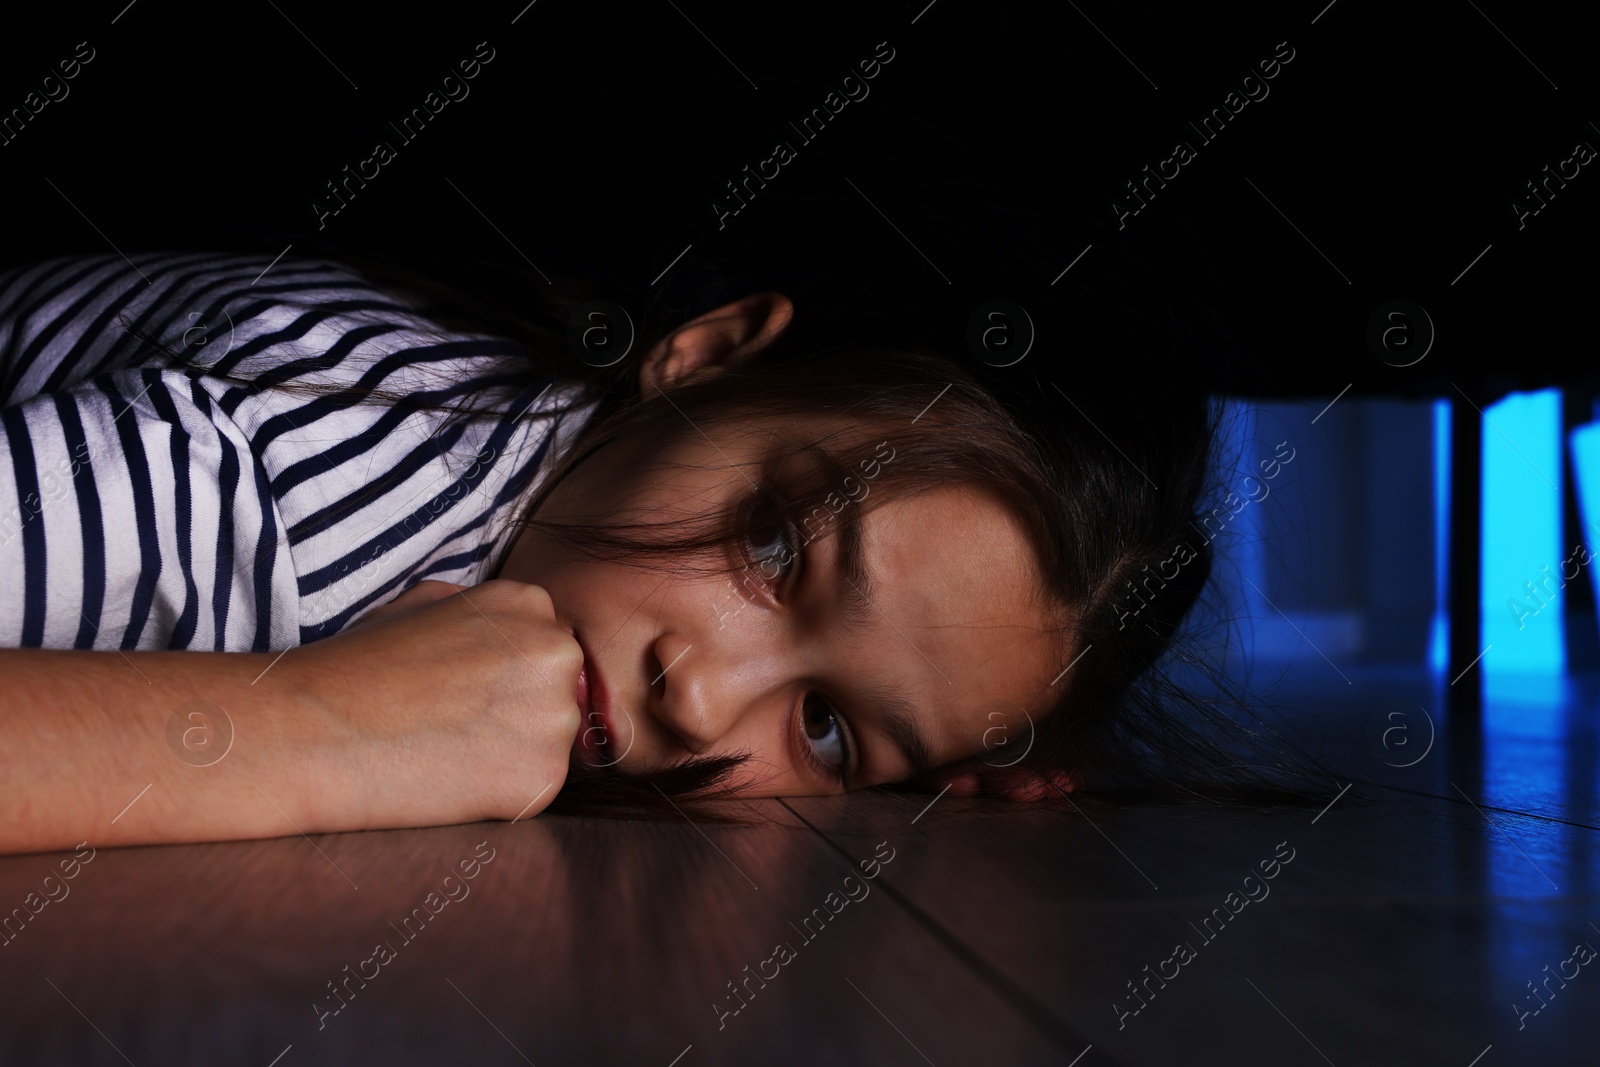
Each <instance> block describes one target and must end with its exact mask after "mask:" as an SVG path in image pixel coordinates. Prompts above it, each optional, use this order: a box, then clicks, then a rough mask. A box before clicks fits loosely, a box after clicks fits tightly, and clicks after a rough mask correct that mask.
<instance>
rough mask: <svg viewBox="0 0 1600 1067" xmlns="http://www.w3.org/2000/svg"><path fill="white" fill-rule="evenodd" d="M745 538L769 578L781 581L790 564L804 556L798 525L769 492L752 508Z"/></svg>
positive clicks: (753, 559)
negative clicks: (770, 496) (798, 534)
mask: <svg viewBox="0 0 1600 1067" xmlns="http://www.w3.org/2000/svg"><path fill="white" fill-rule="evenodd" d="M745 540H746V543H747V544H748V545H749V546H750V547H751V548H752V549H753V551H752V553H751V559H752V561H753V562H754V563H755V565H756V566H757V567H758V568H760V571H761V576H762V577H763V578H766V579H767V580H768V581H778V582H781V581H782V579H783V577H784V575H785V574H786V573H787V572H788V569H789V567H790V566H791V565H792V564H794V563H796V562H797V561H798V560H799V558H800V553H799V541H800V539H799V537H798V536H796V532H795V527H794V524H793V523H791V522H789V521H788V520H787V519H786V518H785V517H784V516H783V514H782V512H781V511H780V510H779V509H778V508H777V507H776V506H775V505H774V503H773V501H772V500H771V499H770V498H768V497H767V496H766V495H765V494H763V495H761V496H760V497H758V498H757V499H756V501H755V503H754V505H753V507H752V508H751V513H750V520H749V523H748V525H747V527H746V536H745Z"/></svg>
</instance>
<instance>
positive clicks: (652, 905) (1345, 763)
mask: <svg viewBox="0 0 1600 1067" xmlns="http://www.w3.org/2000/svg"><path fill="white" fill-rule="evenodd" d="M1307 670H1308V671H1309V668H1307ZM1355 681H1356V684H1355V685H1352V686H1346V685H1345V684H1344V683H1343V682H1342V681H1340V680H1338V679H1337V678H1331V677H1330V678H1321V677H1317V678H1315V679H1314V684H1309V685H1306V686H1303V687H1302V690H1303V691H1304V692H1305V693H1306V694H1308V695H1306V696H1305V697H1304V698H1303V699H1300V700H1299V702H1300V703H1302V704H1303V705H1304V707H1305V710H1306V716H1307V718H1306V721H1307V722H1308V723H1309V724H1310V726H1311V728H1313V729H1315V730H1317V731H1319V732H1320V733H1321V734H1322V735H1324V736H1325V737H1326V738H1327V739H1328V741H1327V743H1328V746H1329V748H1328V752H1329V755H1330V756H1331V757H1332V758H1334V759H1335V760H1336V762H1337V763H1338V765H1339V766H1340V767H1341V768H1343V769H1344V770H1345V771H1346V772H1347V780H1348V781H1349V782H1350V784H1351V788H1350V789H1349V790H1348V791H1347V792H1345V793H1344V794H1342V795H1340V796H1338V797H1337V798H1335V796H1334V795H1332V794H1330V796H1329V798H1328V799H1329V801H1330V802H1332V803H1331V805H1330V806H1329V807H1328V808H1326V809H1324V810H1323V811H1321V812H1320V813H1319V812H1318V811H1316V810H1293V811H1260V812H1247V813H1243V814H1239V813H1232V814H1222V813H1205V812H1192V811H1174V810H1172V809H1162V808H1143V809H1138V810H1122V811H1113V810H1105V809H1101V808H1098V807H1093V806H1090V805H1088V804H1085V806H1084V807H1083V809H1082V811H1081V812H1076V813H1075V812H1070V811H1068V812H1065V813H1050V814H1044V813H1038V812H1028V811H1022V810H1019V809H1015V808H1007V807H997V806H994V805H982V804H974V803H970V802H960V801H956V800H953V799H951V798H948V797H946V798H943V799H940V800H939V801H937V802H936V803H934V804H933V805H932V807H931V808H929V807H927V805H928V801H929V799H930V798H928V797H921V798H917V797H892V796H891V797H884V796H872V797H866V796H857V797H847V798H836V799H828V800H807V801H799V800H796V801H789V802H778V801H772V802H763V803H762V804H761V805H760V806H759V810H760V812H761V813H762V814H763V815H764V816H765V817H766V818H767V819H768V820H769V821H768V822H767V823H766V824H764V825H756V826H713V825H703V826H696V825H691V824H690V823H689V822H688V821H683V822H677V823H672V822H666V823H654V822H610V821H599V820H579V819H572V818H558V817H540V818H538V819H532V820H524V821H522V822H520V823H517V824H514V825H508V824H503V823H498V824H478V825H471V826H459V827H448V828H439V829H432V830H421V831H405V832H380V833H365V834H342V835H328V836H323V837H318V838H315V839H310V840H308V839H305V838H299V837H295V838H286V839H281V840H274V841H264V842H254V843H245V844H229V845H208V846H185V847H167V848H142V849H120V850H101V851H99V852H98V853H96V854H95V855H94V857H93V859H92V860H90V861H89V862H87V863H84V864H82V865H81V866H80V867H79V868H78V869H77V874H76V877H75V878H73V879H72V880H71V881H70V882H65V883H52V884H55V885H58V886H59V885H63V884H64V885H65V886H67V887H68V888H69V890H70V891H69V893H68V895H66V896H64V897H61V898H60V899H59V900H56V901H55V902H53V903H50V904H48V905H46V906H44V907H43V908H42V910H40V911H39V912H38V914H37V915H36V916H34V917H33V918H32V919H31V921H29V922H28V923H27V924H26V926H24V927H22V928H21V930H20V933H16V936H14V937H13V938H12V939H11V940H10V941H8V942H7V943H6V944H5V947H4V948H0V991H3V994H4V999H3V1001H0V1004H3V1008H0V1011H3V1018H4V1022H3V1024H0V1062H4V1063H6V1064H123V1063H133V1064H137V1065H139V1067H144V1065H146V1064H150V1065H155V1064H163V1065H172V1064H247V1065H259V1067H268V1065H271V1064H277V1065H279V1067H298V1065H303V1064H312V1063H317V1064H324V1063H327V1064H332V1063H359V1064H411V1063H417V1064H458V1063H472V1064H506V1065H511V1064H520V1063H532V1064H537V1065H538V1067H546V1065H550V1064H581V1063H623V1064H642V1065H654V1067H669V1065H673V1064H676V1065H677V1067H698V1065H701V1064H710V1063H718V1064H723V1063H726V1064H754V1065H760V1064H834V1063H839V1064H887V1065H893V1064H904V1065H914V1064H922V1063H931V1064H936V1065H939V1067H947V1065H967V1064H974V1063H979V1064H1059V1065H1069V1064H1078V1065H1079V1067H1100V1065H1109V1064H1185V1065H1196V1064H1230V1065H1237V1064H1269V1065H1286V1067H1293V1065H1308V1067H1312V1065H1318V1064H1323V1063H1329V1064H1336V1065H1338V1067H1347V1065H1357V1064H1363V1065H1370V1064H1405V1065H1415V1064H1440V1065H1447V1067H1469V1065H1477V1067H1501V1065H1507V1064H1538V1065H1541V1067H1556V1065H1560V1064H1580V1063H1581V1064H1593V1063H1595V1062H1596V1059H1597V1038H1600V1023H1597V1020H1600V966H1596V967H1595V968H1594V969H1593V970H1590V969H1589V967H1587V966H1584V961H1585V960H1586V959H1587V953H1586V952H1585V951H1581V952H1579V953H1578V954H1577V955H1575V954H1574V947H1575V946H1577V945H1580V944H1583V943H1587V945H1589V946H1595V947H1600V886H1597V882H1600V796H1597V788H1596V782H1597V779H1596V764H1597V750H1596V737H1597V734H1596V730H1595V727H1594V720H1595V717H1596V709H1597V707H1600V700H1597V699H1596V696H1595V688H1594V685H1593V683H1592V682H1591V683H1587V684H1586V685H1585V686H1580V687H1577V688H1575V689H1573V690H1572V691H1569V692H1567V693H1565V694H1555V695H1553V696H1552V695H1550V694H1541V693H1537V692H1528V691H1518V692H1513V693H1512V694H1511V695H1512V697H1513V698H1514V699H1511V700H1491V702H1490V705H1489V708H1488V711H1487V713H1486V716H1485V720H1484V725H1483V728H1482V730H1478V731H1474V730H1469V729H1460V728H1452V729H1446V728H1445V727H1444V722H1443V719H1442V716H1441V714H1440V712H1439V710H1438V705H1437V704H1436V703H1435V700H1436V694H1435V692H1434V690H1433V685H1432V683H1429V682H1428V681H1427V680H1426V679H1421V678H1417V677H1410V676H1405V675H1393V674H1389V675H1385V674H1370V675H1362V676H1357V677H1356V678H1355ZM1280 696H1287V694H1280ZM1424 708H1425V709H1427V710H1428V711H1431V712H1432V716H1431V722H1432V724H1435V725H1434V726H1430V721H1429V719H1428V717H1426V716H1424V714H1423V711H1422V709H1424ZM1397 716H1398V717H1397ZM1435 727H1436V728H1435ZM1395 728H1399V732H1398V733H1397V732H1394V730H1395ZM1386 731H1388V732H1387V733H1386ZM1430 734H1431V735H1432V736H1431V744H1430V743H1429V742H1430ZM1408 746H1409V747H1408ZM1408 763H1409V764H1410V765H1409V766H1401V765H1400V764H1408ZM63 855H67V854H63ZM484 857H492V858H489V859H488V860H487V862H483V859H484ZM61 858H62V856H61V855H50V856H46V855H31V856H21V857H10V858H7V859H4V860H0V907H3V908H5V909H10V908H11V907H13V906H21V905H22V904H23V902H24V900H25V898H27V897H28V894H29V893H30V892H38V891H40V887H41V884H42V880H43V878H44V876H45V875H47V874H50V873H51V872H52V871H55V870H57V869H58V861H59V860H60V859H61ZM475 859H476V860H478V861H479V862H478V865H477V866H476V868H474V867H473V866H472V863H471V861H473V860H475ZM874 859H876V860H877V866H875V867H874V866H873V865H872V863H871V862H868V863H867V865H866V870H865V871H864V870H863V867H862V863H863V861H873V860H874ZM463 860H466V861H469V862H468V868H467V869H468V870H472V871H474V872H475V874H476V876H475V877H474V878H472V879H471V880H470V881H451V882H449V883H446V882H445V878H446V876H447V875H450V874H452V873H457V874H459V873H460V864H461V862H462V861H463ZM1263 864H1265V871H1266V872H1270V873H1271V874H1273V875H1274V877H1272V878H1270V879H1265V878H1263ZM866 871H870V872H872V873H874V874H875V875H876V877H874V878H870V879H868V878H865V877H864V874H865V873H866ZM1252 875H1254V876H1255V878H1251V877H1250V876H1252ZM1247 879H1249V880H1248V881H1247ZM447 889H448V890H449V892H450V893H451V894H453V895H454V896H455V897H456V898H458V899H449V898H447V897H446V896H445V893H446V890H447ZM54 891H55V892H57V893H58V894H59V892H60V889H59V888H57V889H56V890H54ZM430 893H435V894H438V895H437V896H434V897H432V898H430V897H429V894H430ZM463 893H464V894H465V895H462V894H463ZM1230 894H1233V895H1231V896H1230ZM1246 894H1249V896H1247V895H1246ZM1252 897H1253V898H1256V899H1251V898H1252ZM35 899H37V898H35ZM413 909H421V910H420V911H418V912H416V913H415V916H416V917H413V918H412V919H411V922H410V923H409V924H407V922H406V920H407V918H408V916H413ZM424 918H425V919H426V922H423V921H422V919H424ZM807 920H809V921H807ZM380 944H381V945H383V946H385V948H386V951H385V952H376V949H377V947H378V946H379V945H380ZM1179 946H1184V949H1185V950H1186V951H1179V950H1178V947H1179ZM347 968H348V969H347ZM1562 973H1564V974H1565V975H1566V976H1567V977H1566V978H1565V979H1564V978H1562V977H1560V975H1561V974H1562ZM362 974H364V975H365V976H366V977H365V978H363V977H361V975H362ZM763 975H764V976H765V977H762V976H763ZM1163 975H1164V976H1165V977H1163ZM341 983H342V984H341ZM333 985H338V986H339V995H338V996H337V997H336V996H335V994H334V993H333V992H332V991H331V990H332V988H333ZM735 987H737V990H738V992H737V994H735V992H734V991H733V990H734V988H735ZM1536 993H1537V997H1536Z"/></svg>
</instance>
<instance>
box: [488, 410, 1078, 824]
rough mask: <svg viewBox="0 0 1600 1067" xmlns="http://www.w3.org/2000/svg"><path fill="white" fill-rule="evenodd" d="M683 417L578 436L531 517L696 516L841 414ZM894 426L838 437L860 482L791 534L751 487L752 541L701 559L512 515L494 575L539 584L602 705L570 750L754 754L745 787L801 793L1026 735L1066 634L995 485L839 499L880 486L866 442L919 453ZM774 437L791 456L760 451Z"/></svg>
mask: <svg viewBox="0 0 1600 1067" xmlns="http://www.w3.org/2000/svg"><path fill="white" fill-rule="evenodd" d="M667 414H668V415H671V412H667ZM675 417H676V416H675ZM678 422H679V423H680V424H681V425H679V426H678V427H677V428H676V429H675V430H673V429H672V428H671V427H669V428H668V432H666V433H663V432H661V430H660V428H659V427H658V428H657V429H656V430H654V431H650V432H644V431H640V432H636V433H635V434H634V435H633V437H632V438H631V439H629V438H623V439H620V440H616V441H613V442H611V443H608V444H607V445H605V446H604V447H602V448H601V449H599V450H598V451H597V452H595V453H593V454H591V455H590V456H588V457H587V458H586V459H584V460H583V462H581V463H580V464H579V465H578V466H577V467H576V468H575V469H574V470H573V471H571V472H570V473H569V474H568V476H567V477H566V478H565V479H564V480H562V481H561V482H560V483H559V484H558V485H557V486H556V487H555V488H554V489H553V490H552V491H551V493H550V495H549V496H548V497H547V498H546V500H545V501H544V502H543V503H542V504H541V505H540V508H539V510H538V513H537V517H538V518H540V519H543V520H550V521H555V522H561V523H574V524H578V525H580V526H581V525H582V524H584V523H586V522H594V521H596V520H604V521H607V522H609V523H629V522H644V523H653V522H679V521H687V522H690V523H697V522H699V523H708V522H710V521H711V520H712V519H713V518H714V517H716V516H718V515H721V514H724V513H725V510H726V509H728V508H730V507H738V506H739V505H740V504H742V503H744V502H746V501H749V500H753V499H756V498H757V497H756V494H757V493H758V491H759V487H760V485H761V483H763V481H764V480H765V479H764V478H763V474H762V472H763V471H764V470H765V471H768V473H769V475H770V476H771V477H770V480H771V482H772V483H773V484H774V486H775V487H776V488H778V489H779V490H780V491H781V490H782V486H783V484H784V481H785V479H786V478H798V477H799V476H800V475H802V474H804V473H807V472H806V471H805V470H804V466H805V464H807V463H810V462H813V460H811V459H809V458H808V457H807V456H806V454H805V453H804V452H803V451H802V452H800V454H799V455H798V456H795V455H794V453H795V452H796V449H795V447H794V446H796V445H801V444H805V443H807V442H811V441H816V440H818V439H819V438H821V437H822V436H824V435H825V434H827V433H829V432H830V431H836V430H838V429H840V428H841V426H843V425H844V424H841V423H840V422H839V421H838V420H836V419H827V420H825V419H823V418H821V417H819V418H816V419H810V420H795V419H793V418H789V417H782V418H778V417H762V416H756V415H751V416H745V417H741V418H739V419H737V420H735V421H732V422H728V423H723V424H719V425H713V426H707V427H705V428H704V429H703V430H702V429H701V428H700V427H698V426H695V425H693V424H691V423H690V422H689V421H688V419H687V417H681V418H678ZM854 429H855V430H856V431H857V432H856V434H855V437H856V438H857V439H859V440H862V441H867V442H871V441H872V439H871V438H868V437H865V436H863V434H864V433H865V431H864V430H863V429H862V428H860V427H855V428H854ZM893 445H894V441H893V440H892V435H891V439H889V440H887V441H886V442H885V443H884V444H882V445H878V444H875V443H867V444H865V445H863V446H861V447H860V448H859V449H857V451H859V453H860V454H859V456H857V455H854V454H846V455H842V456H840V457H839V458H841V459H842V460H843V461H844V462H845V463H846V464H847V465H848V466H849V468H850V469H851V471H852V472H853V473H854V474H855V475H856V481H855V483H854V488H853V489H852V487H851V486H841V487H839V488H840V492H839V493H838V494H837V495H836V500H837V501H843V502H844V503H843V504H842V506H839V505H837V504H835V505H834V506H836V507H837V508H838V510H837V511H836V512H835V511H834V510H833V508H831V507H830V508H827V509H824V511H823V514H822V515H820V516H818V517H817V518H816V520H815V521H814V522H810V523H807V524H805V525H804V526H803V528H802V529H801V530H800V531H799V534H800V536H799V537H798V538H797V537H795V536H794V535H793V533H792V532H791V531H789V530H788V529H787V528H786V527H785V525H784V523H783V522H782V521H781V520H779V519H777V518H776V517H775V513H774V512H771V511H769V510H767V509H763V508H757V509H755V511H754V512H753V513H751V514H750V515H749V521H748V522H747V523H745V526H744V528H743V529H741V531H740V537H741V540H742V541H743V542H746V543H744V544H741V545H740V546H739V548H738V549H735V551H736V552H740V553H742V554H743V556H744V558H745V559H747V560H749V561H751V562H750V563H749V565H747V566H744V567H742V568H740V569H737V570H734V571H733V572H732V573H731V574H726V573H724V574H717V575H711V574H709V573H707V572H706V569H705V567H706V564H716V563H723V564H724V566H725V569H726V567H727V566H729V565H731V564H732V563H734V562H735V560H736V559H737V557H734V558H730V557H728V556H727V555H725V554H718V552H714V551H713V552H708V553H706V554H705V555H704V556H702V557H700V558H698V559H697V560H696V561H695V562H696V563H698V564H699V565H700V566H699V568H694V567H688V566H680V567H675V566H674V565H673V564H672V563H671V562H665V563H663V564H662V565H661V566H660V567H659V568H655V567H653V568H650V569H643V568H640V567H637V566H629V565H626V564H622V563H611V562H599V561H595V560H591V559H587V558H583V557H582V556H581V555H579V554H578V553H576V552H574V551H572V550H570V549H567V548H565V547H563V546H562V545H561V544H560V543H558V542H557V541H556V540H555V539H553V538H551V537H549V536H548V535H546V534H544V533H542V532H540V531H539V530H538V529H529V530H526V531H524V532H523V533H522V535H521V536H520V537H519V539H518V540H517V542H516V544H515V545H514V547H513V549H512V551H511V553H510V555H509V556H508V557H507V560H506V563H505V565H504V566H503V567H502V569H501V571H500V576H501V577H505V578H511V579H515V580H518V581H524V582H531V583H534V584H537V585H540V586H543V587H544V588H545V589H546V590H547V591H548V592H549V593H550V596H551V599H552V601H553V602H554V604H555V610H556V614H557V617H558V618H559V619H560V620H561V621H562V622H563V623H564V624H565V625H567V626H568V627H569V628H570V629H571V630H572V631H573V633H574V634H575V636H576V637H577V639H578V641H579V643H580V644H582V646H583V649H584V653H585V666H586V670H587V673H588V676H589V678H590V691H591V693H592V694H594V696H595V697H596V704H597V705H603V707H602V710H601V711H599V712H597V713H596V714H595V715H593V716H592V717H591V721H589V722H585V723H584V726H583V727H581V728H580V730H579V735H578V739H577V741H576V746H577V747H578V748H579V749H580V750H581V752H580V756H581V757H582V758H584V759H586V761H587V762H589V763H591V764H595V765H601V766H611V767H613V768H614V770H615V771H616V772H618V773H621V774H637V773H641V772H647V771H653V770H660V769H662V768H664V767H667V766H670V765H673V764H676V763H680V762H683V761H684V760H687V759H688V758H690V757H692V756H722V755H735V754H748V756H749V758H748V759H747V760H746V762H745V764H744V765H743V766H742V767H741V768H740V769H739V770H738V771H737V772H736V777H735V778H734V779H733V782H734V784H735V786H736V787H737V788H738V790H739V791H740V792H741V793H744V794H745V795H749V796H774V795H788V796H793V795H808V794H826V793H836V792H841V791H843V790H844V789H846V788H860V787H863V786H870V785H879V784H883V783H888V782H898V781H905V780H908V779H912V778H916V777H920V776H921V775H922V774H923V773H924V772H926V771H928V770H929V769H932V768H937V767H941V766H944V765H946V764H950V763H953V762H956V761H959V760H963V759H966V758H969V757H972V756H976V755H979V754H981V753H983V752H984V751H985V750H986V749H987V750H992V751H994V752H995V753H996V762H997V764H999V763H1006V762H1010V761H1011V760H1012V759H1013V758H1014V756H1015V754H1018V753H1020V752H1021V750H1022V748H1023V744H1024V742H1025V741H1027V740H1028V739H1030V738H1031V734H1030V732H1029V731H1030V728H1031V727H1030V719H1031V721H1037V720H1038V718H1039V716H1040V715H1041V713H1042V712H1043V711H1044V710H1045V709H1046V708H1048V707H1049V706H1050V705H1051V704H1053V703H1054V698H1055V694H1056V692H1057V688H1056V685H1057V683H1058V682H1059V680H1060V676H1061V674H1062V668H1063V667H1065V666H1066V665H1067V663H1068V662H1069V660H1070V655H1075V654H1076V652H1075V650H1073V649H1071V648H1070V647H1065V652H1066V653H1068V655H1063V651H1064V643H1063V642H1062V641H1061V640H1060V639H1059V635H1058V634H1057V633H1055V632H1054V631H1053V620H1052V619H1051V618H1050V617H1049V616H1048V615H1047V613H1046V611H1045V610H1044V608H1043V607H1042V606H1041V605H1040V604H1038V603H1037V602H1035V601H1034V600H1033V590H1034V589H1035V588H1037V586H1038V580H1037V564H1036V562H1035V559H1034V555H1033V551H1032V548H1031V545H1030V544H1029V542H1028V539H1027V536H1026V534H1025V533H1024V531H1023V529H1022V527H1021V525H1020V524H1019V523H1018V522H1017V521H1016V520H1015V519H1014V518H1013V517H1012V516H1011V514H1010V513H1009V511H1008V510H1007V509H1006V508H1005V507H1004V506H1003V505H1002V504H1001V503H1000V502H999V500H998V498H996V497H994V496H992V495H991V494H990V493H988V492H987V491H985V490H982V489H981V488H978V487H973V486H955V485H952V486H948V487H941V488H938V489H933V490H928V491H925V492H921V493H918V494H915V495H912V496H908V497H901V498H899V499H895V500H892V501H888V502H885V503H882V504H878V502H876V501H874V504H875V505H877V506H875V507H873V508H871V509H867V508H864V507H862V506H861V504H860V503H858V502H852V500H851V498H852V497H853V498H854V500H855V501H860V500H864V499H865V497H866V495H867V494H869V493H870V492H871V482H870V479H868V478H866V477H864V474H863V472H866V471H871V470H874V469H880V468H876V467H873V466H868V465H867V464H869V463H871V462H872V461H874V460H876V461H879V462H882V461H883V460H884V457H885V456H889V457H891V458H890V459H889V460H888V462H895V461H899V462H908V461H911V460H910V458H909V457H905V458H901V457H898V456H894V455H893V453H892V450H893ZM777 457H791V458H788V459H786V461H785V465H781V466H772V464H774V463H775V462H776V458H777ZM702 528H703V527H702ZM1002 744H1004V745H1006V747H1005V748H1004V749H1003V750H1002V749H1001V748H1000V747H999V746H1000V745H1002ZM1002 753H1003V755H1004V759H1003V760H1002V759H1001V758H1000V757H1001V754H1002Z"/></svg>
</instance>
